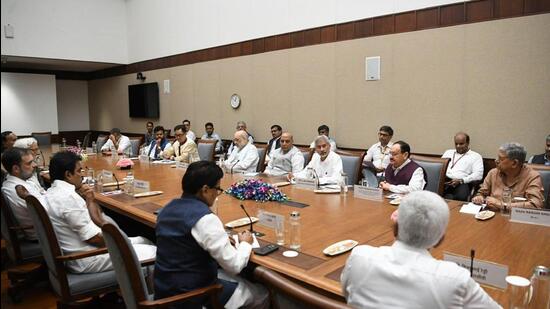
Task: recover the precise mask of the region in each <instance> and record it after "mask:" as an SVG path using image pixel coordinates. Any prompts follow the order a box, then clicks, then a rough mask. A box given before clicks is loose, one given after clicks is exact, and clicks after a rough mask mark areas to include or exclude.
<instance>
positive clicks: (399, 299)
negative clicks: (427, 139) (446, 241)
mask: <svg viewBox="0 0 550 309" xmlns="http://www.w3.org/2000/svg"><path fill="white" fill-rule="evenodd" d="M448 223H449V206H447V203H445V201H444V200H443V199H442V198H441V197H440V196H438V195H437V194H435V193H432V192H428V191H423V192H413V193H410V194H409V195H407V196H406V197H404V198H403V200H402V201H401V205H399V213H398V215H397V223H396V224H394V233H395V234H396V238H397V239H396V241H395V242H394V243H393V245H392V246H383V247H379V248H376V247H371V246H368V245H362V246H357V247H355V248H354V249H353V251H352V252H351V255H350V256H349V258H348V260H347V262H346V266H345V267H344V270H343V272H342V277H341V279H342V280H341V281H342V289H343V292H344V295H345V296H346V299H347V302H348V304H349V305H350V306H352V307H354V308H500V306H499V305H498V304H497V303H496V302H495V301H493V300H492V299H491V297H490V296H489V295H487V293H485V291H484V290H483V289H482V288H481V287H480V286H479V284H478V283H477V282H475V281H474V280H473V279H472V278H471V277H470V273H469V272H468V271H467V270H466V269H464V268H462V267H460V266H458V265H457V264H455V263H453V262H447V261H439V260H436V259H434V258H433V257H432V256H431V255H430V252H429V251H428V250H429V249H431V248H433V247H436V246H437V245H438V244H440V243H441V242H442V241H443V238H444V236H445V230H446V229H447V224H448Z"/></svg>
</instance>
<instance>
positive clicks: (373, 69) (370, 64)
mask: <svg viewBox="0 0 550 309" xmlns="http://www.w3.org/2000/svg"><path fill="white" fill-rule="evenodd" d="M365 66H366V75H365V79H366V80H380V56H377V57H367V58H365Z"/></svg>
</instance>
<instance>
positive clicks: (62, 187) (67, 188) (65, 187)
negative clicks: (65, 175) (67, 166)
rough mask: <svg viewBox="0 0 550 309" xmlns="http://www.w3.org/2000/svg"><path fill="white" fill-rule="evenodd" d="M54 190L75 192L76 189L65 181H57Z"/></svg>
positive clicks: (53, 184)
mask: <svg viewBox="0 0 550 309" xmlns="http://www.w3.org/2000/svg"><path fill="white" fill-rule="evenodd" d="M51 188H52V189H57V190H63V191H71V192H75V190H76V187H75V186H74V185H72V184H70V183H68V182H66V181H64V180H59V179H56V180H54V182H53V183H52V187H51Z"/></svg>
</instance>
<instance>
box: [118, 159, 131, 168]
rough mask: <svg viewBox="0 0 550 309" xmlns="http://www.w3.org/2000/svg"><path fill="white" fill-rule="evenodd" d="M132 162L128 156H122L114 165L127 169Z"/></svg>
mask: <svg viewBox="0 0 550 309" xmlns="http://www.w3.org/2000/svg"><path fill="white" fill-rule="evenodd" d="M132 165H134V162H132V160H130V159H128V158H122V159H120V160H118V162H117V163H116V167H120V169H121V170H128V169H131V168H132Z"/></svg>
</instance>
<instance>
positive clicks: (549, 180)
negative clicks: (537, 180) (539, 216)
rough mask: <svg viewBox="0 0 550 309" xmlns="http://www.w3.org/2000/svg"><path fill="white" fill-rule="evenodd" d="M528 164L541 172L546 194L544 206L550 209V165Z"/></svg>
mask: <svg viewBox="0 0 550 309" xmlns="http://www.w3.org/2000/svg"><path fill="white" fill-rule="evenodd" d="M527 166H529V167H530V168H532V169H534V170H535V171H537V172H539V174H540V177H541V178H542V187H543V188H544V195H545V202H544V208H547V209H550V201H548V199H549V198H550V166H546V165H541V164H527Z"/></svg>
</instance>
